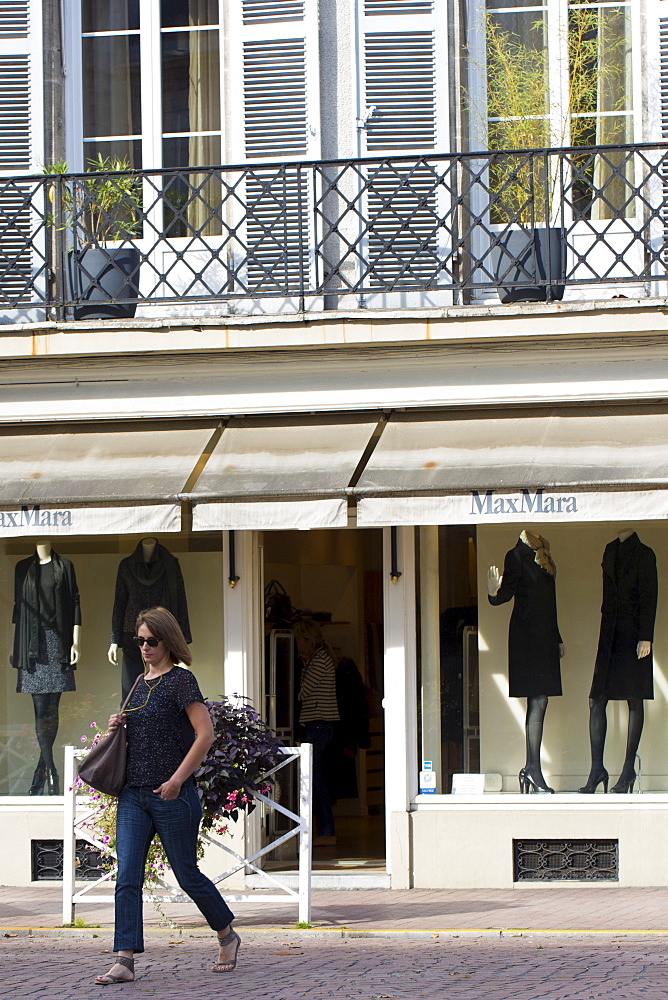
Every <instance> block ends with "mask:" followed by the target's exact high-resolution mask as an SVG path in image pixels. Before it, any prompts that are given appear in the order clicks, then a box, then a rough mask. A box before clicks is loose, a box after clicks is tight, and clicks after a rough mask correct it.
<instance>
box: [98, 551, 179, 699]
mask: <svg viewBox="0 0 668 1000" xmlns="http://www.w3.org/2000/svg"><path fill="white" fill-rule="evenodd" d="M155 607H163V608H167V610H168V611H171V612H172V614H173V615H174V617H175V618H176V620H177V621H178V623H179V625H180V626H181V630H182V631H183V634H184V636H185V639H186V642H192V635H191V634H190V622H189V620H188V603H187V601H186V588H185V584H184V582H183V574H182V573H181V567H180V565H179V561H178V559H177V558H176V556H173V555H172V554H171V552H169V551H168V549H166V548H165V547H164V545H160V544H159V543H158V544H157V545H156V546H155V549H154V550H153V553H152V555H151V558H150V560H149V561H148V562H146V561H145V560H144V552H143V549H142V543H141V542H139V544H138V545H137V548H136V549H135V550H134V552H133V553H132V555H129V556H127V557H126V558H125V559H122V560H121V562H120V563H119V566H118V574H117V577H116V593H115V595H114V608H113V612H112V616H111V642H112V643H116V645H117V646H121V647H122V649H123V675H122V685H123V695H122V697H123V700H125V697H126V695H127V694H128V692H129V690H130V688H131V687H132V685H133V684H134V682H135V679H136V678H137V677H138V676H139V674H141V672H142V670H143V669H144V664H143V661H142V657H141V650H140V649H139V648H138V647H137V646H136V645H135V644H134V642H133V641H132V637H133V636H134V634H135V622H136V620H137V615H138V614H139V612H140V611H145V610H146V609H147V608H155Z"/></svg>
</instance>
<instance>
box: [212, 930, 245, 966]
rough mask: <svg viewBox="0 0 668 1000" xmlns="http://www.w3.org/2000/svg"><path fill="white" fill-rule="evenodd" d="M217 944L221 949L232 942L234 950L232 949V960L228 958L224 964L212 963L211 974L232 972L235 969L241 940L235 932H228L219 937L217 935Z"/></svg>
mask: <svg viewBox="0 0 668 1000" xmlns="http://www.w3.org/2000/svg"><path fill="white" fill-rule="evenodd" d="M217 937H218V944H219V945H220V947H221V948H224V947H225V945H228V944H230V943H231V942H232V941H236V945H237V946H236V948H235V949H234V958H228V959H227V960H226V961H225V962H214V963H213V965H212V966H211V971H212V972H233V971H234V969H236V967H237V955H238V954H239V948H240V947H241V938H240V937H239V935H238V934H237V932H236V931H233V930H230V931H228V932H227V934H225V936H224V937H221V936H220V934H218V935H217Z"/></svg>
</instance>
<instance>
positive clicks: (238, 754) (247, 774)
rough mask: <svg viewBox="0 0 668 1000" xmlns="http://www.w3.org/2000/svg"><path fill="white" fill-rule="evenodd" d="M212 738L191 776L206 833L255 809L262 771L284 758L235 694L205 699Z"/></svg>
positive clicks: (263, 783) (267, 785)
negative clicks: (220, 822) (221, 822)
mask: <svg viewBox="0 0 668 1000" xmlns="http://www.w3.org/2000/svg"><path fill="white" fill-rule="evenodd" d="M206 706H207V708H208V710H209V715H210V717H211V722H212V723H213V731H214V734H215V740H214V742H213V744H212V746H211V749H210V750H209V753H208V754H207V756H206V758H205V759H204V761H203V762H202V764H201V766H200V768H199V770H198V771H197V772H196V774H195V777H196V779H197V791H198V794H199V797H200V800H201V802H202V811H203V814H204V818H203V820H202V830H203V831H204V832H206V831H207V830H209V829H211V827H212V826H213V824H214V823H215V822H216V821H217V820H219V819H220V817H223V818H226V819H231V820H233V821H234V822H236V820H237V819H238V818H239V814H240V813H244V812H245V813H248V814H250V813H252V812H253V810H254V809H255V805H256V800H255V798H254V793H255V792H260V793H261V794H263V795H266V794H267V792H269V790H270V789H271V780H270V779H265V778H263V775H264V774H265V772H267V771H270V770H271V769H272V768H274V767H276V765H277V764H279V763H280V762H281V760H282V759H283V753H282V746H283V744H282V743H281V741H280V739H279V738H278V736H277V735H276V733H275V732H274V731H273V729H270V727H269V726H268V725H267V723H266V722H265V721H264V720H263V719H262V718H261V716H260V714H259V713H258V712H256V711H255V709H254V708H253V706H252V705H251V703H250V702H248V701H246V700H245V699H243V698H241V697H240V696H239V695H235V696H234V697H233V698H221V700H220V701H207V702H206Z"/></svg>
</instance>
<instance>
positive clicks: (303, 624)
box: [292, 618, 323, 648]
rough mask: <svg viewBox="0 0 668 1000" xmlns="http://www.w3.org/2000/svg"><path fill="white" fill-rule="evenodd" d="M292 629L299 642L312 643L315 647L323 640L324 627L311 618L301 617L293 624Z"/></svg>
mask: <svg viewBox="0 0 668 1000" xmlns="http://www.w3.org/2000/svg"><path fill="white" fill-rule="evenodd" d="M292 631H293V634H294V637H295V639H297V641H298V642H301V641H303V642H308V643H311V644H312V645H313V647H314V648H315V647H317V646H319V645H320V644H321V643H322V642H323V637H322V629H321V628H320V626H319V625H317V624H316V623H315V622H314V621H313V620H312V619H310V618H300V619H299V620H298V621H296V622H295V623H294V625H293V626H292Z"/></svg>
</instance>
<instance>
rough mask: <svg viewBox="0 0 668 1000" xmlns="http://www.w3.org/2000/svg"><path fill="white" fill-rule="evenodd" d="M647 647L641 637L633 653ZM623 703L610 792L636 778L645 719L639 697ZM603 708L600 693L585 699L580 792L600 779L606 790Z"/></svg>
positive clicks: (628, 787) (624, 533)
mask: <svg viewBox="0 0 668 1000" xmlns="http://www.w3.org/2000/svg"><path fill="white" fill-rule="evenodd" d="M632 534H633V528H621V529H620V530H619V531H618V532H617V538H618V539H619V541H620V543H621V544H622V545H623V544H624V542H625V541H626V540H627V539H628V538H630V537H631V535H632ZM651 651H652V643H651V642H650V641H649V640H648V639H641V640H640V641H639V643H638V645H637V646H636V655H637V657H638V659H639V660H641V659H642V658H643V657H645V656H649V654H650V653H651ZM626 703H627V705H628V706H629V727H628V732H627V736H626V755H625V757H624V767H623V768H622V773H621V774H620V776H619V780H618V782H617V784H616V785H614V786H613V788H612V791H613V792H628V791H633V785H634V783H635V779H636V772H635V767H634V764H635V759H636V754H637V753H638V746H639V744H640V737H641V735H642V729H643V724H644V721H645V705H644V702H643V700H642V698H629V699H627V702H626ZM607 708H608V699H607V698H604V697H602V698H590V699H589V742H590V745H591V771H590V772H589V777H588V779H587V784H586V785H583V786H582V788H578V791H579V792H582V793H583V794H591V793H593V792H595V791H596V788H597V787H598V785H599V784H600V783H601V782H602V783H603V789H604V791H606V792H607V790H608V772H607V771H606V769H605V767H604V766H603V751H604V749H605V737H606V734H607V730H608V717H607Z"/></svg>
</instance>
